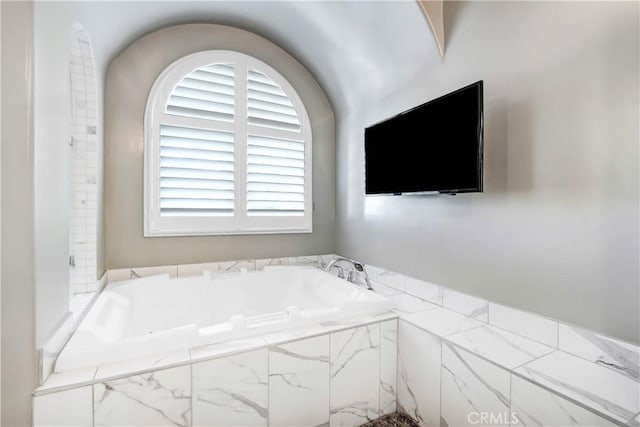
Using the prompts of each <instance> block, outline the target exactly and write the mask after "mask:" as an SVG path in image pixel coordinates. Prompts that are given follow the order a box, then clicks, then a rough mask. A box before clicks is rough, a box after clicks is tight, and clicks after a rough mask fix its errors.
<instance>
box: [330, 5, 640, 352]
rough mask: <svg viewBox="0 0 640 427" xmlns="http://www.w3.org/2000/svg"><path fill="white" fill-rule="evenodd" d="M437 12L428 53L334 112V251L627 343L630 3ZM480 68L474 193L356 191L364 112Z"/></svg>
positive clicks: (369, 118)
mask: <svg viewBox="0 0 640 427" xmlns="http://www.w3.org/2000/svg"><path fill="white" fill-rule="evenodd" d="M445 19H446V22H445V25H446V32H447V35H446V37H447V45H446V53H445V57H444V60H443V61H442V62H441V63H440V64H434V65H433V66H431V67H429V68H424V70H423V73H422V77H420V78H416V79H413V80H398V81H395V82H389V86H388V87H387V90H386V91H376V92H373V93H375V95H371V96H370V97H369V98H367V99H363V100H362V103H361V106H360V107H354V108H352V109H350V111H349V112H347V113H346V114H345V115H342V116H339V117H338V149H337V156H336V158H337V173H338V190H337V194H338V202H337V203H338V204H337V206H338V211H337V212H338V219H337V222H338V227H337V253H340V254H343V255H347V256H351V257H354V258H359V259H363V260H364V261H368V262H370V263H373V264H376V265H380V266H383V267H386V268H389V269H395V270H397V271H400V272H403V273H406V274H409V275H413V276H415V277H418V278H421V279H425V280H429V281H432V282H434V283H438V284H441V285H444V286H448V287H451V288H455V289H458V290H461V291H465V292H468V293H471V294H475V295H479V296H482V297H485V298H487V299H490V300H492V301H496V302H500V303H504V304H508V305H512V306H514V307H518V308H521V309H526V310H530V311H534V312H537V313H541V314H544V315H549V316H553V317H555V318H558V319H562V320H565V321H568V322H573V323H576V324H578V325H582V326H585V327H589V328H593V329H595V330H598V331H601V332H604V333H607V334H611V335H614V336H617V337H620V338H623V339H627V340H631V341H634V342H639V341H640V339H639V332H640V331H639V327H640V326H639V318H638V310H639V296H640V295H639V286H638V283H639V273H638V260H639V249H638V246H639V245H638V236H639V227H638V218H639V211H638V202H639V200H638V169H639V168H638V132H639V128H638V113H639V107H638V104H639V103H638V91H639V74H638V72H639V67H638V50H639V41H638V39H639V37H638V36H639V34H638V3H637V2H629V3H612V2H566V3H559V2H447V3H446V4H445ZM425 25H426V24H425ZM416 43H432V40H422V41H418V40H416ZM480 79H483V80H484V83H485V86H484V95H485V100H484V107H485V192H484V193H482V194H466V195H458V196H456V197H451V196H430V197H415V196H403V197H370V198H365V197H364V179H363V129H364V127H366V126H368V125H370V124H372V123H374V122H377V121H379V120H381V119H384V118H386V117H388V116H390V115H393V114H395V113H398V112H400V111H403V110H404V109H407V108H410V107H413V106H415V105H417V104H419V103H422V102H424V101H427V100H429V99H432V98H435V97H437V96H439V95H442V94H445V93H447V92H449V91H451V90H454V89H457V88H459V87H462V86H464V85H466V84H469V83H472V82H474V81H477V80H480ZM401 142H402V141H398V144H399V143H401Z"/></svg>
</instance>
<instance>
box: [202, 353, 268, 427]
mask: <svg viewBox="0 0 640 427" xmlns="http://www.w3.org/2000/svg"><path fill="white" fill-rule="evenodd" d="M268 384H269V382H268V351H267V349H266V348H264V349H261V350H255V351H250V352H246V353H241V354H236V355H233V356H228V357H223V358H219V359H214V360H211V361H208V362H203V363H196V364H194V365H193V426H194V427H198V426H202V427H207V426H212V425H224V426H249V425H250V426H266V425H267V423H268V413H269V412H268V392H269V389H268V387H269V386H268Z"/></svg>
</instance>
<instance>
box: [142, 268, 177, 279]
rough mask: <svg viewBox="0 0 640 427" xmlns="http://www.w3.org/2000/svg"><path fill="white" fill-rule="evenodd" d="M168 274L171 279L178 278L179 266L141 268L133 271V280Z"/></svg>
mask: <svg viewBox="0 0 640 427" xmlns="http://www.w3.org/2000/svg"><path fill="white" fill-rule="evenodd" d="M161 274H168V275H169V277H178V266H177V265H165V266H160V267H140V268H132V269H131V278H132V279H138V278H140V277H149V276H158V275H161Z"/></svg>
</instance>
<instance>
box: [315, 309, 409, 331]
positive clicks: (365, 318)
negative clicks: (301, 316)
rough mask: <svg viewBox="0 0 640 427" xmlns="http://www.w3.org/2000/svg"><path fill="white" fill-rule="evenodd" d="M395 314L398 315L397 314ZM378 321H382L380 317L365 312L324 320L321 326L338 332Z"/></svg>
mask: <svg viewBox="0 0 640 427" xmlns="http://www.w3.org/2000/svg"><path fill="white" fill-rule="evenodd" d="M394 314H395V313H394ZM395 315H396V316H397V314H395ZM377 322H380V319H378V318H376V317H374V316H370V315H366V314H365V315H362V316H354V317H348V318H346V319H338V320H330V321H327V322H322V323H321V324H320V326H322V327H323V328H324V329H325V330H326V331H327V332H337V331H341V330H345V329H352V328H356V327H358V326H364V325H367V324H371V323H377Z"/></svg>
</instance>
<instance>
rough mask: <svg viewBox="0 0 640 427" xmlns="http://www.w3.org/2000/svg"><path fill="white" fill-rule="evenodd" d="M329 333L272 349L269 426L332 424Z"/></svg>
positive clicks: (270, 353) (272, 347)
mask: <svg viewBox="0 0 640 427" xmlns="http://www.w3.org/2000/svg"><path fill="white" fill-rule="evenodd" d="M329 340H330V338H329V335H328V334H326V335H322V336H319V337H315V338H309V339H305V340H301V341H295V342H291V343H288V344H282V345H277V346H271V347H270V348H269V425H272V426H274V425H275V426H303V425H304V426H318V425H328V424H329V376H330V367H329V345H330V344H329Z"/></svg>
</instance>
